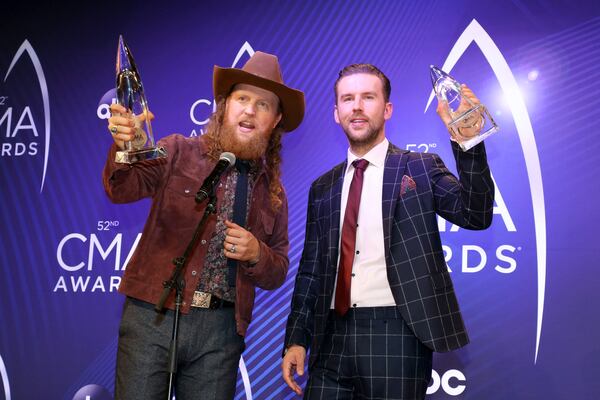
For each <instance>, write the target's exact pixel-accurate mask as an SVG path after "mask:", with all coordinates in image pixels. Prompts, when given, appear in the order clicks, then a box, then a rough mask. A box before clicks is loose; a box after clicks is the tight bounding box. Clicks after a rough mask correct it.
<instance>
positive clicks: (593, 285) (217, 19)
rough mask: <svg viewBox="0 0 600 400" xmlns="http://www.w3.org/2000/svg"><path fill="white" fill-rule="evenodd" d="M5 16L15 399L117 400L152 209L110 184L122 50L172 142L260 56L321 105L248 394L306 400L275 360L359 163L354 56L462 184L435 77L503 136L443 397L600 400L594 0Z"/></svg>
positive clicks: (1, 296) (245, 366)
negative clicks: (338, 82) (335, 193)
mask: <svg viewBox="0 0 600 400" xmlns="http://www.w3.org/2000/svg"><path fill="white" fill-rule="evenodd" d="M10 3H11V4H8V5H3V6H2V13H1V14H0V21H1V25H0V26H1V27H2V28H1V30H2V33H3V34H2V35H1V36H0V79H2V80H0V142H1V144H0V146H1V153H0V154H1V156H0V164H1V167H0V180H1V182H0V188H1V189H0V190H1V202H2V206H1V208H0V216H1V218H2V219H1V221H2V230H1V234H2V236H1V240H0V243H1V246H2V248H1V253H0V261H1V267H2V269H1V271H0V326H1V327H2V328H1V329H2V330H1V334H0V376H1V380H0V399H21V398H27V399H28V398H44V399H66V400H71V399H85V398H86V397H87V398H90V399H105V398H110V397H111V393H112V390H113V384H114V364H115V353H116V342H117V339H116V337H117V328H118V321H119V318H120V314H121V307H122V303H123V297H122V296H121V295H119V294H118V293H117V292H116V290H115V288H116V286H117V285H118V282H119V280H120V276H121V274H122V269H123V268H124V266H125V264H126V260H127V259H128V257H129V256H130V254H131V252H132V249H133V248H134V247H135V245H136V243H137V240H138V239H139V234H140V231H141V228H142V226H143V223H144V221H145V217H146V215H147V212H148V206H149V202H148V201H141V202H138V203H135V204H129V205H113V204H111V203H110V202H109V201H108V199H107V198H106V196H105V194H104V191H103V188H102V184H101V178H100V173H101V169H102V166H103V163H104V160H105V157H106V151H107V149H108V146H109V145H110V143H111V138H110V135H109V134H108V132H107V131H106V128H105V126H106V121H105V119H106V104H107V101H108V102H109V101H110V96H108V98H107V97H106V96H105V93H107V91H108V90H110V89H111V88H112V87H113V85H114V63H115V55H116V45H117V38H118V35H119V34H123V35H124V37H125V39H126V41H127V42H128V44H129V45H130V47H131V49H132V51H133V54H134V56H135V58H136V61H137V64H138V67H139V68H140V71H141V74H142V78H143V81H144V84H145V89H146V92H147V96H148V99H149V102H150V106H151V108H152V109H153V111H154V113H155V114H156V116H157V118H156V120H155V122H154V123H153V125H154V131H155V134H156V136H157V137H159V138H160V137H162V136H165V135H167V134H169V133H172V132H179V133H181V134H183V135H200V134H202V132H203V128H204V123H205V120H206V118H207V117H208V115H209V114H210V112H211V110H212V102H213V98H212V94H211V93H212V90H211V83H212V68H213V65H214V64H217V65H220V66H232V65H236V66H241V65H242V64H243V63H244V62H245V61H246V60H247V59H248V57H249V55H250V54H252V53H253V52H254V51H255V50H263V51H267V52H271V53H275V54H277V55H278V56H279V59H280V62H281V64H282V68H283V72H284V77H285V80H286V82H288V83H289V84H290V85H291V86H294V87H297V88H300V89H302V90H304V91H305V93H306V99H307V114H306V118H305V121H304V123H303V124H302V125H301V127H300V128H299V129H298V130H296V131H294V132H293V133H291V134H289V135H288V136H286V137H285V139H284V153H283V155H284V166H283V170H284V171H283V179H284V184H285V186H286V188H287V192H288V196H289V204H290V215H289V218H290V225H289V226H290V228H289V229H290V241H291V249H290V254H289V255H290V271H289V274H288V279H287V281H286V283H285V284H284V285H283V287H281V288H280V289H278V290H276V291H272V292H264V291H258V293H257V305H256V308H255V313H254V321H253V324H252V325H251V329H250V332H249V334H248V337H247V350H246V351H245V353H244V355H243V363H242V365H241V367H242V368H241V372H240V378H239V383H238V394H237V396H236V398H237V399H289V398H293V397H294V396H293V395H292V393H291V392H290V391H289V390H288V389H287V388H286V387H284V384H283V382H282V380H281V378H280V373H279V363H280V351H281V343H282V339H283V333H284V329H285V319H286V316H287V313H288V311H289V301H290V297H291V292H292V290H293V278H294V275H295V272H296V269H297V264H298V261H299V257H300V253H301V250H302V245H303V240H304V221H305V216H306V200H307V195H308V188H309V185H310V183H311V182H312V180H314V179H315V178H316V177H317V176H319V175H320V174H321V173H323V172H325V171H326V170H328V169H329V168H330V167H331V166H332V165H334V164H336V163H338V162H339V161H341V160H342V159H343V158H344V157H345V152H346V147H347V145H346V140H345V137H344V135H343V133H342V131H341V130H340V129H339V127H338V126H337V125H336V124H335V123H334V121H333V118H332V106H333V90H332V84H333V81H334V80H335V78H336V76H337V72H338V71H339V69H341V68H342V67H343V66H344V65H346V64H349V63H354V62H370V63H373V64H376V65H377V66H379V67H380V68H381V69H382V70H383V71H384V72H385V73H386V74H387V75H388V76H389V77H390V79H391V81H392V98H391V101H392V102H393V104H394V115H393V117H392V120H391V121H390V122H389V123H388V128H387V132H388V136H389V138H390V140H391V141H392V142H393V143H395V144H396V145H398V146H400V147H403V148H409V149H412V150H418V151H430V152H436V153H439V154H440V155H441V156H442V158H443V159H444V160H446V162H447V163H448V164H449V166H451V168H452V169H454V165H453V161H452V157H451V154H450V145H449V142H448V139H447V133H446V131H445V129H444V128H443V126H442V125H441V123H440V122H439V120H438V118H437V116H436V115H435V111H434V109H433V108H434V107H429V108H427V105H428V100H429V97H430V94H431V83H430V81H429V72H428V67H429V65H430V64H436V65H439V66H445V67H446V69H447V70H451V73H452V74H453V75H454V76H455V77H457V78H458V79H459V80H461V81H464V82H465V83H468V84H469V86H470V87H472V88H473V89H474V90H475V92H476V93H477V94H478V96H479V97H480V98H481V99H482V100H483V102H484V103H485V104H486V105H487V106H488V108H489V109H490V111H491V112H492V113H493V115H494V116H495V118H496V122H497V123H498V124H499V125H500V127H501V132H500V133H499V134H498V135H497V136H494V137H492V138H490V139H488V141H487V142H486V146H487V149H488V156H489V162H490V165H491V169H492V172H493V175H494V179H495V181H496V185H497V189H498V190H497V202H496V210H495V213H496V215H495V219H494V222H493V225H492V227H491V228H490V229H489V230H487V231H484V232H465V231H464V230H456V229H455V228H453V227H452V226H451V225H450V224H446V223H444V221H440V227H441V229H442V231H443V233H442V236H443V241H444V245H445V251H446V257H447V262H448V266H449V268H450V269H451V271H452V277H453V280H454V282H455V286H456V289H457V293H458V296H459V301H460V303H461V307H462V310H463V314H464V317H465V319H466V323H467V327H468V329H469V332H470V335H471V339H472V343H471V344H470V345H469V346H467V347H466V348H464V349H462V350H460V351H456V352H453V353H450V354H444V355H436V356H435V360H434V373H433V379H432V383H431V387H430V389H429V392H430V394H431V395H430V397H431V398H432V399H446V398H460V399H492V400H496V399H497V400H504V399H597V398H600V384H599V383H598V382H599V380H598V379H597V377H596V374H597V373H598V372H600V361H599V360H600V345H599V344H598V340H597V337H598V333H597V332H598V330H599V329H600V320H599V317H598V307H599V306H600V296H599V295H598V290H597V289H598V286H599V282H600V281H599V279H598V278H597V268H598V259H599V257H600V250H599V248H600V247H599V246H598V240H597V234H596V229H595V228H596V227H597V226H598V223H600V221H599V213H598V211H597V207H596V205H595V204H594V203H595V202H594V199H595V196H597V195H600V190H599V187H598V184H597V183H594V182H596V181H595V177H596V176H595V174H596V173H599V172H600V168H599V167H598V165H599V164H598V162H599V161H600V156H599V155H598V154H599V150H600V148H599V147H600V146H599V145H598V143H599V141H598V138H597V136H598V135H597V134H596V133H595V130H596V129H597V126H596V122H597V121H598V119H599V116H600V115H599V112H598V109H599V108H600V97H599V96H598V93H599V89H600V87H599V84H598V82H600V72H599V71H600V70H599V69H598V65H599V64H600V47H599V46H598V43H599V42H600V3H598V2H597V1H593V0H588V1H579V2H576V3H575V2H572V1H571V2H567V1H554V2H538V1H536V2H527V3H526V2H523V1H519V0H514V1H512V2H511V1H505V2H497V1H490V0H479V1H459V2H447V1H423V2H416V1H415V2H409V1H403V2H400V1H389V2H385V1H372V2H362V1H343V2H342V1H323V2H311V1H307V2H301V1H297V2H292V1H284V2H269V1H259V2H247V1H246V2H242V1H238V2H226V3H224V2H202V3H199V4H198V5H196V6H192V5H183V4H181V5H173V6H166V5H164V3H160V4H159V3H156V4H153V5H152V4H150V3H148V2H133V4H132V5H130V6H126V7H124V8H123V9H119V10H118V11H117V9H116V7H117V6H116V5H114V4H113V5H111V4H108V3H106V2H103V3H102V6H100V4H98V5H95V6H94V5H83V4H81V5H78V6H69V7H67V6H56V5H55V6H52V7H51V6H49V5H47V6H36V5H34V3H31V4H20V5H16V4H13V3H14V2H10ZM199 183H200V182H199ZM182 240H184V239H183V238H182ZM159 267H160V266H159ZM161 268H171V266H163V267H161Z"/></svg>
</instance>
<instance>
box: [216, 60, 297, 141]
mask: <svg viewBox="0 0 600 400" xmlns="http://www.w3.org/2000/svg"><path fill="white" fill-rule="evenodd" d="M239 83H245V84H247V85H252V86H257V87H259V88H261V89H265V90H268V91H269V92H273V93H275V94H276V95H277V97H279V100H280V101H281V110H282V118H281V121H282V122H281V123H282V126H283V129H284V130H285V131H286V132H290V131H293V130H294V129H296V128H297V127H298V125H300V123H301V122H302V119H303V118H304V108H305V103H304V93H303V92H301V91H299V90H296V89H292V88H290V87H288V86H285V85H284V84H282V83H279V82H275V81H272V80H270V79H266V78H263V77H261V76H258V75H254V74H251V73H249V72H246V71H243V70H241V69H238V68H222V67H219V66H216V65H215V68H214V70H213V90H214V95H215V99H218V98H219V97H222V98H226V97H227V96H228V95H229V92H230V91H231V88H232V87H233V86H234V85H237V84H239Z"/></svg>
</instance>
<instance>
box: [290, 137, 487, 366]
mask: <svg viewBox="0 0 600 400" xmlns="http://www.w3.org/2000/svg"><path fill="white" fill-rule="evenodd" d="M452 150H453V154H454V157H455V160H456V164H457V170H458V172H459V174H458V175H459V177H458V178H457V177H455V176H454V175H453V174H452V173H451V172H450V171H449V170H448V169H447V168H446V166H445V165H444V163H443V162H442V160H441V159H440V158H439V156H437V155H436V154H433V153H416V152H409V151H407V150H401V149H399V148H398V147H396V146H394V145H393V144H391V143H390V145H389V148H388V153H387V157H386V162H385V171H384V177H383V196H382V202H383V203H382V219H383V230H384V241H385V259H386V269H387V276H388V281H389V284H390V287H391V290H392V294H393V296H394V300H395V302H396V307H397V309H398V312H399V313H400V315H401V317H402V319H404V321H405V322H406V324H407V326H408V327H409V328H410V330H411V331H412V332H413V333H414V335H415V336H416V337H417V338H418V339H419V340H420V341H421V342H422V343H423V344H424V345H425V346H427V347H428V348H430V349H431V350H433V351H438V352H445V351H450V350H453V349H457V348H459V347H462V346H464V345H466V344H467V343H468V342H469V338H468V335H467V332H466V330H465V326H464V322H463V319H462V316H461V313H460V309H459V305H458V301H457V299H456V295H455V293H454V288H453V285H452V281H451V279H450V275H449V273H448V269H447V266H446V263H445V261H444V254H443V250H442V243H441V238H440V234H439V231H438V224H437V219H436V214H439V215H441V216H442V217H443V218H445V219H446V220H448V221H449V222H451V223H453V224H456V225H458V226H460V227H462V228H465V229H485V228H487V227H488V226H489V225H490V224H491V221H492V211H493V203H494V184H493V181H492V178H491V175H490V171H489V167H488V164H487V157H486V152H485V147H484V144H483V143H481V144H479V145H477V146H475V147H474V148H472V149H471V150H469V151H466V152H463V151H462V150H460V148H459V147H458V145H457V144H456V143H453V142H452ZM346 166H347V165H346V162H343V163H341V164H338V165H337V166H335V167H334V168H333V169H331V170H330V171H329V172H327V173H325V174H324V175H322V176H321V177H319V178H318V179H317V180H315V181H314V182H313V184H312V185H311V189H310V192H309V199H308V210H307V222H306V236H305V242H304V251H303V254H302V257H301V260H300V265H299V268H298V273H297V275H296V282H295V289H294V294H293V296H292V306H291V312H290V315H289V317H288V321H287V328H286V337H285V347H286V348H287V347H288V346H290V345H292V344H299V345H302V346H304V347H306V348H307V349H310V361H309V367H310V366H312V365H313V363H314V361H315V359H316V356H317V354H318V352H319V347H320V345H321V343H322V341H323V336H324V334H325V328H326V325H327V318H328V316H329V313H330V306H331V301H332V294H333V289H334V284H335V279H336V269H337V260H338V251H339V249H338V246H339V235H340V204H341V192H342V184H343V175H344V171H345V170H346ZM405 176H408V177H410V178H411V179H412V180H413V181H414V183H415V185H414V186H413V185H411V186H409V187H408V188H406V186H404V189H403V190H401V189H402V184H401V183H402V180H403V177H405ZM404 179H405V180H406V179H407V178H404Z"/></svg>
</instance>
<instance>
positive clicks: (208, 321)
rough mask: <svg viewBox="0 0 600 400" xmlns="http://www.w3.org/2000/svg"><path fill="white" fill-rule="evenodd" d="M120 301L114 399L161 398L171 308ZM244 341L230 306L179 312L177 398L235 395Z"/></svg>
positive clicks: (205, 399)
mask: <svg viewBox="0 0 600 400" xmlns="http://www.w3.org/2000/svg"><path fill="white" fill-rule="evenodd" d="M153 307H154V305H153V304H149V303H145V302H142V301H139V300H136V299H131V298H128V299H127V300H126V301H125V307H124V309H123V316H122V318H121V325H120V328H119V347H118V352H117V371H116V384H115V399H118V400H131V399H145V400H146V399H147V400H153V399H161V400H164V399H166V398H167V389H168V372H167V358H168V357H167V356H168V351H169V343H170V340H171V332H172V328H173V315H174V313H173V312H172V311H167V312H166V313H165V314H158V313H156V312H155V311H154V309H153ZM243 351H244V339H243V338H242V337H241V336H240V335H238V334H237V332H236V329H235V315H234V309H233V308H221V309H217V310H210V309H202V308H192V310H191V311H190V313H189V314H187V315H183V314H181V315H180V319H179V338H178V351H177V375H176V377H175V393H176V397H177V400H190V399H202V400H213V399H214V400H217V399H223V400H229V399H233V397H234V395H235V386H236V380H237V370H238V364H239V360H240V356H241V354H242V352H243Z"/></svg>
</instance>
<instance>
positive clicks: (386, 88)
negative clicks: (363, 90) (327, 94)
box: [333, 64, 392, 104]
mask: <svg viewBox="0 0 600 400" xmlns="http://www.w3.org/2000/svg"><path fill="white" fill-rule="evenodd" d="M354 74H370V75H375V76H376V77H378V78H379V79H380V80H381V85H382V86H383V96H384V99H385V102H386V103H387V102H388V101H390V95H391V94H392V85H391V83H390V80H389V79H388V77H387V76H385V74H384V73H383V72H381V70H380V69H379V68H377V67H376V66H374V65H373V64H350V65H347V66H345V67H344V68H343V69H342V70H341V71H340V72H339V73H338V78H337V79H336V80H335V84H334V85H333V93H334V95H335V102H336V104H337V85H338V82H339V81H340V80H341V79H342V78H343V77H345V76H350V75H354Z"/></svg>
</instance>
